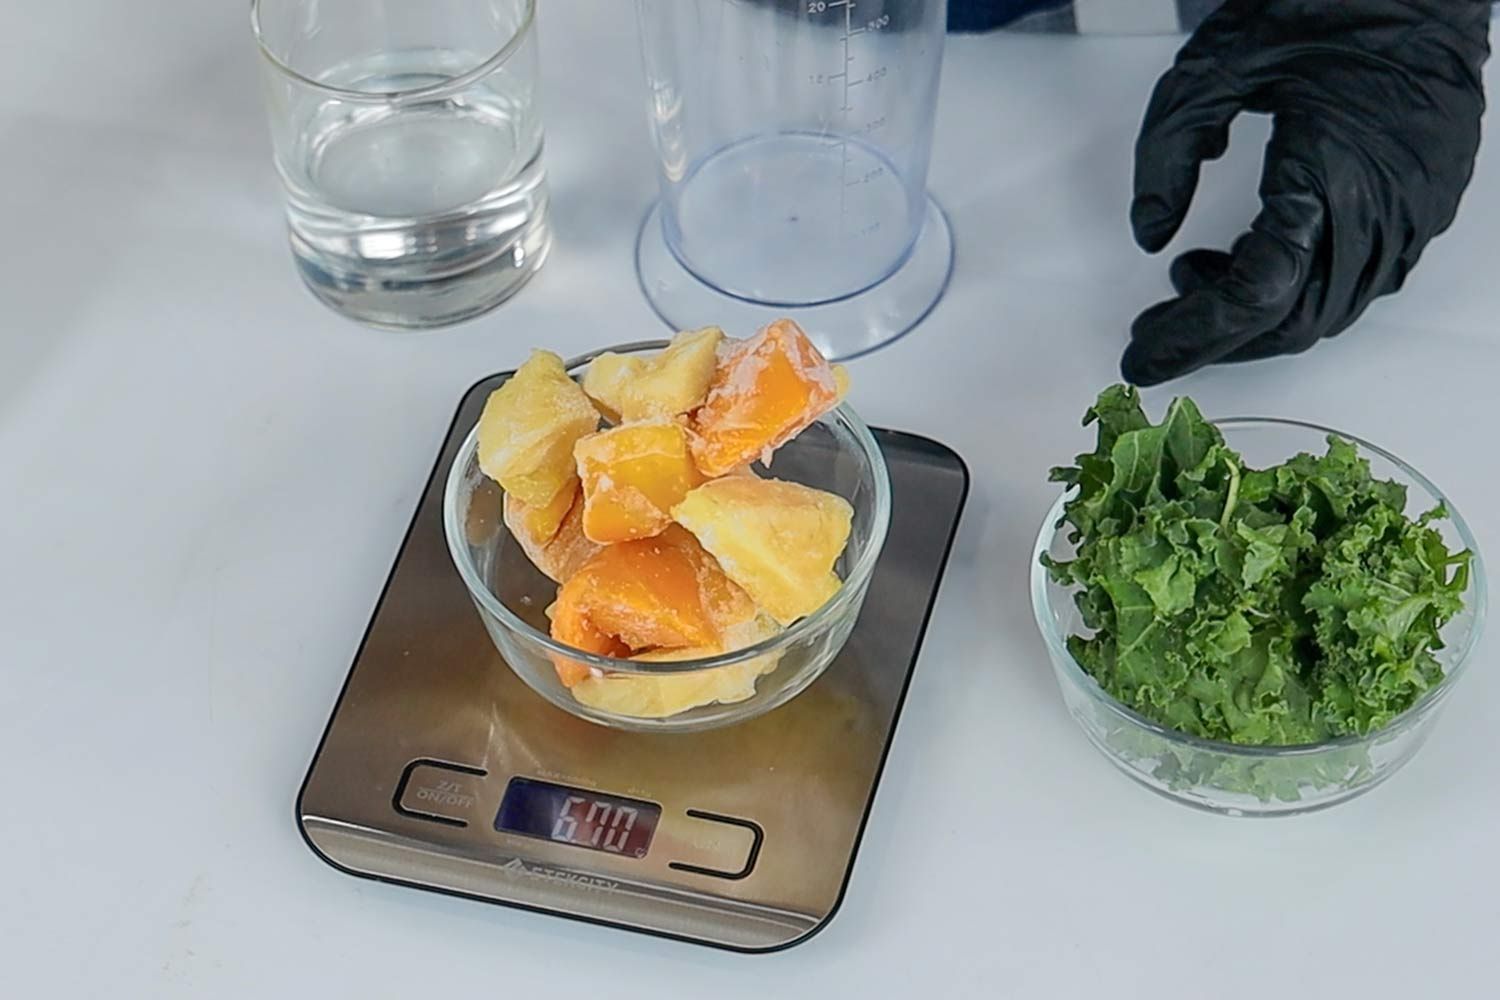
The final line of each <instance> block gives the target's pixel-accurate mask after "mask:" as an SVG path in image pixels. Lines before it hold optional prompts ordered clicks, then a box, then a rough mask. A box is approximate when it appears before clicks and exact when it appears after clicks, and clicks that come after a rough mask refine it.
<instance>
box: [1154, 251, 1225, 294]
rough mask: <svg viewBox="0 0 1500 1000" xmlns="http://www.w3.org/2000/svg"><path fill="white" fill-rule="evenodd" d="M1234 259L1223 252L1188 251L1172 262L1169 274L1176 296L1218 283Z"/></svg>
mask: <svg viewBox="0 0 1500 1000" xmlns="http://www.w3.org/2000/svg"><path fill="white" fill-rule="evenodd" d="M1233 259H1234V258H1233V257H1232V256H1231V255H1230V254H1227V253H1225V252H1224V251H1223V250H1189V251H1188V252H1187V253H1185V254H1182V255H1181V256H1180V257H1178V258H1177V259H1176V260H1174V261H1172V268H1171V271H1170V272H1169V273H1170V274H1171V278H1172V287H1173V288H1175V289H1176V290H1177V294H1178V295H1187V294H1188V293H1189V292H1196V291H1198V290H1199V289H1200V288H1207V287H1209V286H1210V285H1213V284H1216V283H1218V282H1219V281H1220V280H1222V279H1223V277H1224V275H1225V274H1226V273H1228V271H1229V264H1230V262H1231V261H1232V260H1233Z"/></svg>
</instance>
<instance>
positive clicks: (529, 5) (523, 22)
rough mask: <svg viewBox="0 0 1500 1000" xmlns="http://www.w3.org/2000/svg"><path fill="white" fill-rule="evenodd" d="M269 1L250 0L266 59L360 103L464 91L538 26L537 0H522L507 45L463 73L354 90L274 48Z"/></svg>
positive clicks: (287, 73)
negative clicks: (265, 17)
mask: <svg viewBox="0 0 1500 1000" xmlns="http://www.w3.org/2000/svg"><path fill="white" fill-rule="evenodd" d="M265 2H266V0H250V29H251V31H252V32H254V34H255V45H256V48H258V49H259V50H260V54H261V56H262V58H264V59H265V60H266V62H267V63H268V64H269V65H270V66H271V67H272V68H273V69H275V70H276V72H278V73H280V74H281V75H282V76H284V77H286V78H288V79H289V80H292V81H295V82H296V83H298V84H300V85H301V86H304V87H308V88H310V89H312V90H315V91H318V92H319V93H322V94H327V95H328V96H330V97H336V98H338V99H339V100H341V101H349V102H351V103H359V104H387V103H390V102H396V103H402V104H404V103H410V102H418V101H432V100H437V99H440V98H443V97H447V96H449V95H451V94H454V93H457V92H458V91H460V90H466V89H468V88H469V87H472V86H473V85H474V84H476V83H478V82H479V81H480V80H482V79H484V78H485V77H487V76H489V75H490V74H491V73H493V72H494V71H495V70H497V69H499V68H500V67H501V66H503V65H504V64H505V63H507V62H509V61H510V57H511V56H513V55H515V53H516V50H517V49H519V48H520V47H521V46H522V45H523V44H524V43H525V42H526V39H527V38H528V37H529V36H530V35H531V32H532V30H533V29H534V28H535V26H536V4H537V0H520V4H521V19H520V21H519V22H518V23H517V24H516V30H515V31H514V33H512V34H511V36H510V38H508V39H506V42H505V44H504V45H502V46H500V47H499V48H498V49H496V50H495V51H494V52H493V53H492V54H490V55H488V56H486V57H485V58H484V59H482V60H480V61H479V62H478V63H476V64H475V65H474V66H471V67H470V68H469V69H466V70H464V71H463V72H462V73H457V74H454V75H453V76H450V77H448V78H447V79H445V80H441V81H439V82H438V83H429V84H427V85H426V86H422V87H412V88H411V89H409V90H353V89H350V88H348V87H335V86H332V85H330V84H327V83H322V82H320V81H318V80H315V79H313V78H312V77H310V76H308V75H307V74H306V73H303V72H302V71H300V70H297V69H293V68H292V66H291V65H290V64H289V63H288V62H287V61H286V60H284V59H282V58H281V56H279V55H277V54H276V53H275V52H273V51H271V46H270V45H269V44H268V43H267V41H266V36H265V32H264V30H263V29H262V28H261V23H260V21H261V18H260V14H261V8H262V7H263V6H264V5H265Z"/></svg>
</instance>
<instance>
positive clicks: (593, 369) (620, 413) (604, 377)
mask: <svg viewBox="0 0 1500 1000" xmlns="http://www.w3.org/2000/svg"><path fill="white" fill-rule="evenodd" d="M723 339H724V331H723V330H720V329H719V328H718V327H716V326H709V327H704V328H703V329H702V330H689V331H686V332H684V333H679V334H678V335H677V336H675V337H673V338H672V342H671V343H670V344H669V345H667V347H666V349H665V350H663V351H662V352H661V353H660V354H657V355H656V356H654V357H639V356H636V355H621V354H614V353H612V352H606V353H604V354H601V355H599V356H598V357H597V358H595V359H594V360H593V361H592V362H591V363H590V364H589V370H588V371H587V372H586V373H585V374H584V376H583V390H584V392H586V393H588V394H589V396H590V397H591V398H592V399H593V400H594V402H595V403H597V404H598V405H599V406H600V408H601V409H603V410H605V411H606V412H607V413H608V414H611V415H613V416H614V417H615V418H617V419H618V420H623V421H626V422H630V421H635V420H651V419H653V418H657V417H676V416H681V415H683V414H685V413H690V412H692V411H693V410H696V409H697V408H698V407H699V406H701V405H702V404H703V400H704V398H705V397H706V396H707V395H708V387H709V383H711V382H712V381H713V378H714V372H715V371H716V370H717V368H718V363H719V359H718V349H719V343H720V342H721V341H722V340H723Z"/></svg>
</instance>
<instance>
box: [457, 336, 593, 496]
mask: <svg viewBox="0 0 1500 1000" xmlns="http://www.w3.org/2000/svg"><path fill="white" fill-rule="evenodd" d="M598 426H599V412H598V411H597V410H595V409H594V404H592V403H590V402H589V398H588V396H586V395H584V392H583V390H582V389H580V388H579V387H578V384H577V383H576V382H574V381H573V380H572V379H571V378H569V377H568V373H567V370H566V369H564V368H563V361H562V358H560V357H558V356H557V355H556V354H553V353H552V352H551V351H533V352H532V353H531V357H530V358H529V359H528V360H527V361H526V363H525V364H524V365H522V366H521V367H520V368H519V369H517V370H516V373H515V374H514V375H512V376H511V377H510V379H509V380H508V381H506V383H505V384H504V385H502V386H501V387H500V388H498V389H496V390H495V391H494V392H492V393H491V394H490V398H489V400H488V401H487V402H486V403H485V404H484V413H483V414H481V415H480V417H479V467H480V468H481V469H483V470H484V474H485V475H487V476H489V477H490V478H491V479H493V480H495V481H496V482H498V483H499V484H500V485H501V487H503V488H504V490H505V492H507V493H510V494H514V495H515V496H516V498H517V499H519V500H521V501H522V502H523V503H526V504H530V505H532V506H536V507H545V506H547V505H548V504H549V503H551V502H552V501H553V500H554V498H556V497H557V495H558V494H559V493H560V492H562V491H563V490H564V489H565V488H566V487H567V485H568V484H569V483H570V482H571V481H572V480H573V479H574V477H575V476H576V475H577V473H576V472H575V470H574V465H573V445H574V443H575V442H576V441H577V440H578V439H579V438H581V437H583V436H584V435H585V434H592V433H593V432H594V431H595V430H596V429H597V428H598Z"/></svg>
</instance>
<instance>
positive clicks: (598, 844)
mask: <svg viewBox="0 0 1500 1000" xmlns="http://www.w3.org/2000/svg"><path fill="white" fill-rule="evenodd" d="M659 819H661V806H658V805H655V804H653V803H651V802H642V801H640V800H639V799H626V798H621V797H620V796H618V795H608V794H601V793H599V792H587V791H584V790H583V789H581V788H569V787H568V786H566V785H554V784H552V783H551V782H548V781H538V780H536V779H534V778H520V777H516V778H511V779H510V784H509V785H507V786H506V788H505V798H504V799H502V800H501V801H500V811H499V812H498V813H496V815H495V829H496V830H499V831H502V832H505V833H518V834H520V835H521V836H523V837H536V838H538V839H540V840H551V841H554V842H556V843H559V844H572V845H573V846H574V847H587V848H589V849H590V850H595V851H604V852H605V853H607V854H622V855H624V856H626V857H631V858H644V857H645V856H646V850H647V849H648V848H649V847H650V846H651V836H652V835H653V834H654V833H656V823H657V820H659Z"/></svg>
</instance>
